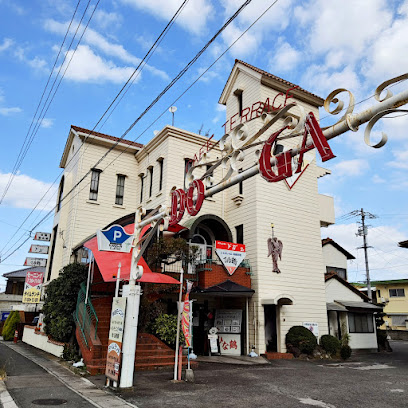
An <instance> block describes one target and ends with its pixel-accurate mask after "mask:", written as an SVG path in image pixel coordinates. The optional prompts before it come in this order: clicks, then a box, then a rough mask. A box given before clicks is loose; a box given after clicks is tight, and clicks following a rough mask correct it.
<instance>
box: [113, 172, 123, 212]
mask: <svg viewBox="0 0 408 408" xmlns="http://www.w3.org/2000/svg"><path fill="white" fill-rule="evenodd" d="M125 178H126V176H124V175H123V174H118V180H117V182H116V198H115V204H117V205H123V195H124V192H125Z"/></svg>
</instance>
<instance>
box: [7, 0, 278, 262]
mask: <svg viewBox="0 0 408 408" xmlns="http://www.w3.org/2000/svg"><path fill="white" fill-rule="evenodd" d="M251 1H252V0H246V1H245V2H244V3H243V4H242V5H241V6H240V7H239V8H238V10H237V11H236V12H235V13H234V14H233V15H232V16H231V17H230V18H229V19H228V20H227V21H226V22H225V23H224V25H223V26H222V27H221V28H220V29H219V30H218V31H217V32H216V34H215V35H214V36H213V37H212V38H211V39H210V40H209V41H208V42H207V43H206V44H205V46H204V47H203V48H202V49H201V50H200V51H199V52H198V53H197V54H196V55H195V56H194V58H193V59H192V60H191V61H190V62H189V63H188V64H187V65H186V66H185V67H184V68H183V69H182V70H181V71H180V72H179V73H178V74H177V75H176V77H174V78H173V80H172V81H171V82H170V83H169V84H168V85H167V86H166V87H165V88H164V89H163V91H162V92H161V93H160V94H159V95H158V96H157V97H156V98H155V99H154V100H153V101H152V102H151V103H150V105H149V106H148V107H147V108H146V109H145V110H144V111H143V112H142V113H141V114H140V115H139V116H138V118H137V119H136V120H135V121H134V122H133V123H132V124H131V125H130V126H129V128H128V129H127V130H126V131H125V132H124V133H123V134H122V136H121V137H120V138H118V140H117V141H116V142H115V143H114V144H113V146H112V147H110V148H109V149H108V151H107V152H106V153H104V154H103V155H102V157H101V158H100V159H99V160H98V161H97V162H96V163H95V164H94V166H92V167H93V168H94V167H97V166H98V165H99V164H100V163H101V162H102V161H103V159H104V158H105V157H106V156H107V155H108V154H109V153H110V152H111V151H112V150H113V149H114V148H115V147H116V146H117V145H118V144H119V143H120V141H121V140H123V138H124V137H125V136H126V135H127V134H128V133H129V132H130V131H131V130H132V129H133V127H134V126H135V125H136V124H137V123H138V122H139V121H140V119H141V118H142V117H143V116H144V115H145V114H146V113H147V112H149V110H150V109H151V108H152V107H153V106H154V105H155V104H156V103H157V102H158V101H159V100H160V99H161V97H162V96H163V95H164V94H165V93H166V92H167V91H168V90H169V89H170V88H171V87H172V86H173V85H174V84H175V83H176V82H177V81H178V80H179V79H180V78H181V77H182V76H183V75H184V74H185V73H186V72H187V71H188V70H189V69H190V68H191V66H192V65H193V64H194V63H195V62H196V61H197V60H198V58H199V57H200V56H201V55H202V54H203V53H204V52H205V50H206V49H207V48H208V47H209V46H210V45H211V44H212V43H213V42H214V41H215V40H216V39H217V38H218V36H219V35H220V34H221V33H222V32H223V31H224V30H225V29H226V27H228V25H229V24H230V23H231V22H232V21H233V20H234V19H235V18H236V17H237V16H238V15H239V14H240V13H241V11H242V10H243V9H244V8H245V7H246V6H247V5H248V4H249V3H251ZM277 1H278V0H276V1H275V2H274V3H273V4H275V3H276V2H277ZM91 171H92V170H89V171H88V172H87V173H86V174H85V175H84V176H83V177H82V178H81V179H80V180H79V181H78V182H77V183H76V184H75V185H74V186H73V187H72V188H71V190H70V191H69V192H68V193H67V194H66V195H65V196H64V197H63V198H62V200H61V202H62V201H64V200H65V199H66V198H67V197H68V196H69V195H70V194H71V193H72V192H73V191H74V190H75V189H76V187H77V186H78V185H79V184H80V183H82V182H83V181H84V180H85V178H86V177H87V176H88V175H89V174H90V173H91ZM54 209H55V207H54ZM54 209H52V210H51V211H50V212H49V213H48V215H47V216H49V215H50V214H51V213H52V212H53V211H54ZM47 216H46V217H47ZM46 217H44V218H43V220H44V221H45V219H46ZM41 222H43V221H40V223H41ZM38 225H39V224H37V225H36V226H38ZM36 226H35V227H34V228H36ZM27 240H28V239H27ZM12 253H14V252H12ZM9 256H10V254H9V255H7V256H6V258H5V259H7V258H8V257H9Z"/></svg>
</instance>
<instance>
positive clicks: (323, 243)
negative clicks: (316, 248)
mask: <svg viewBox="0 0 408 408" xmlns="http://www.w3.org/2000/svg"><path fill="white" fill-rule="evenodd" d="M327 244H331V245H333V246H334V247H335V248H336V249H337V250H338V251H340V252H341V253H342V254H343V255H345V256H346V257H347V259H356V257H355V256H354V255H352V254H350V252H348V251H346V250H345V249H344V248H343V247H342V246H340V245H339V244H338V243H337V242H336V241H333V240H332V239H331V238H324V239H322V247H324V246H325V245H327Z"/></svg>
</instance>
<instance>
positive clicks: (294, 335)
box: [286, 326, 317, 354]
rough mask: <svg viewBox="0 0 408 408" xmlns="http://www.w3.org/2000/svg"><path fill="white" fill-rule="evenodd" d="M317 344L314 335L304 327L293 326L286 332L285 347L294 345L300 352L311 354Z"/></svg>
mask: <svg viewBox="0 0 408 408" xmlns="http://www.w3.org/2000/svg"><path fill="white" fill-rule="evenodd" d="M316 346H317V340H316V337H315V335H314V334H313V333H312V332H311V331H310V330H308V329H306V327H303V326H293V327H291V328H290V329H289V331H288V333H287V334H286V347H288V348H290V347H296V348H298V349H299V350H300V351H301V352H302V353H305V354H312V353H313V350H314V349H315V347H316Z"/></svg>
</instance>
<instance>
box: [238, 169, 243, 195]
mask: <svg viewBox="0 0 408 408" xmlns="http://www.w3.org/2000/svg"><path fill="white" fill-rule="evenodd" d="M243 171H244V170H242V169H239V170H238V173H242V172H243ZM238 194H244V182H243V181H242V180H241V181H240V182H239V184H238Z"/></svg>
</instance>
